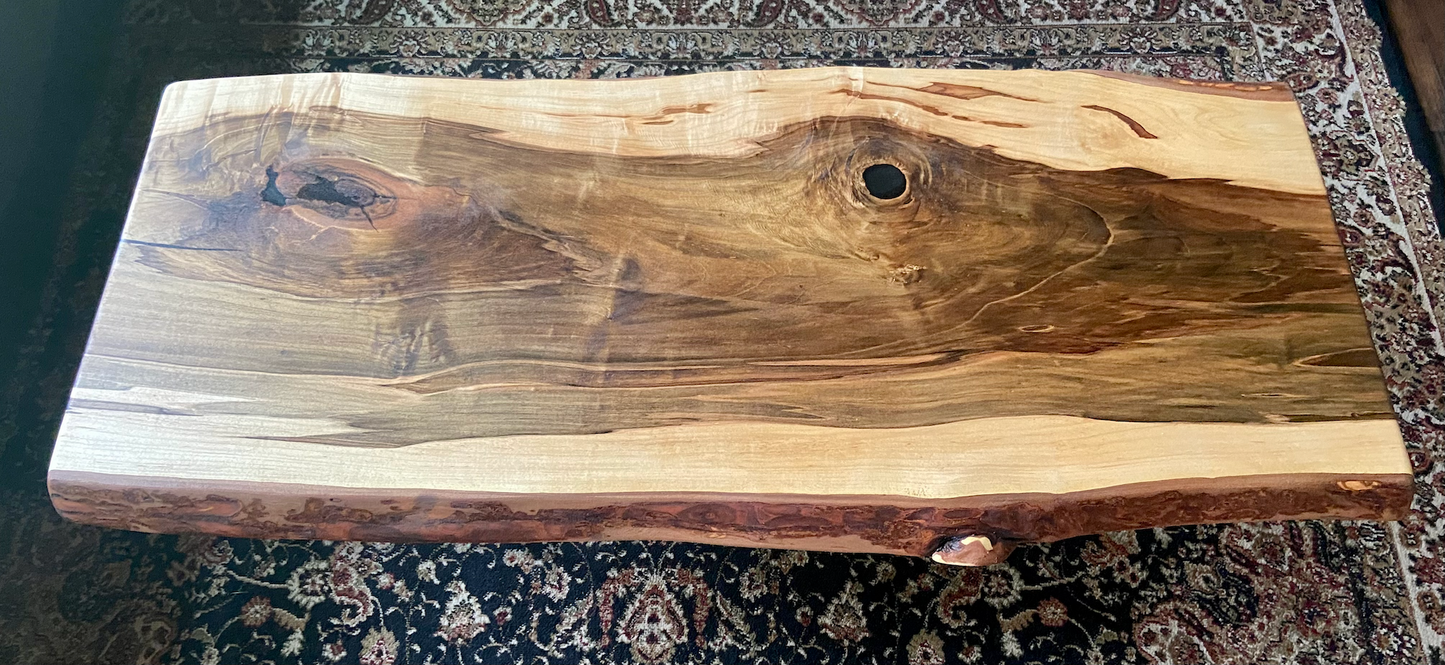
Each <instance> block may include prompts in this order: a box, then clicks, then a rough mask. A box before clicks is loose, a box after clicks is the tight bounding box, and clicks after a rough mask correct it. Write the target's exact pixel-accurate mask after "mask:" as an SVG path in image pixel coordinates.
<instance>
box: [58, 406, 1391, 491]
mask: <svg viewBox="0 0 1445 665" xmlns="http://www.w3.org/2000/svg"><path fill="white" fill-rule="evenodd" d="M338 426H339V425H338V424H337V423H333V422H328V421H325V420H319V421H305V420H287V419H281V418H260V419H257V418H245V417H240V416H230V417H224V416H214V417H206V418H194V417H191V416H183V415H173V416H168V415H158V414H154V413H143V412H133V411H110V410H94V409H75V408H72V409H71V410H70V411H69V412H68V413H67V414H66V417H65V419H64V421H63V422H62V425H61V432H60V435H59V438H58V440H57V443H56V448H55V451H54V453H53V455H52V458H51V465H50V468H51V470H52V472H53V471H80V472H90V473H110V474H120V475H132V476H140V477H145V476H157V477H170V476H174V475H176V474H177V473H178V472H181V473H183V475H184V477H188V478H192V479H195V480H206V481H245V480H251V481H262V482H276V483H291V484H301V485H313V484H315V485H330V486H338V487H353V488H376V489H389V488H429V489H434V490H438V491H472V490H486V491H491V492H502V493H518V494H529V493H535V494H552V493H582V494H615V493H628V492H686V491H693V492H717V493H739V494H798V495H812V496H826V495H831V494H838V495H863V496H873V495H878V496H911V497H917V498H920V499H939V498H949V497H959V496H974V495H989V494H1016V493H1031V492H1046V493H1053V494H1065V493H1069V492H1077V491H1085V490H1092V489H1098V488H1102V487H1109V486H1113V485H1117V484H1120V480H1121V479H1127V481H1129V482H1153V481H1169V480H1172V479H1175V478H1193V477H1202V476H1208V477H1231V476H1250V475H1287V474H1318V473H1326V474H1337V475H1340V476H1342V477H1346V479H1348V478H1347V477H1348V476H1350V475H1352V474H1358V475H1362V476H1368V475H1379V474H1386V475H1388V474H1408V473H1410V464H1409V459H1408V457H1407V456H1406V455H1405V452H1404V445H1403V443H1402V441H1401V439H1400V433H1399V428H1398V426H1397V425H1396V423H1395V421H1394V420H1393V419H1374V420H1355V421H1326V422H1316V423H1278V424H1252V423H1182V422H1169V423H1132V422H1116V421H1098V420H1091V419H1087V418H1078V417H1073V416H1022V417H1011V418H981V419H974V420H964V421H958V422H951V423H944V424H941V425H930V426H923V427H907V428H879V429H848V428H841V427H819V426H809V425H781V424H765V423H747V422H741V423H739V422H719V423H709V424H694V425H681V426H671V427H654V428H646V429H629V430H620V431H615V432H609V433H605V434H592V435H588V436H586V437H576V436H570V435H520V436H505V437H492V438H473V439H458V440H452V441H435V442H430V443H423V444H416V445H411V446H405V447H401V448H358V447H337V446H331V445H324V444H317V443H310V442H301V441H287V440H274V439H273V440H266V441H264V442H262V441H258V440H257V439H256V438H254V434H255V433H257V432H267V433H269V434H273V435H280V436H296V437H305V436H318V435H324V434H327V433H330V432H336V431H338ZM261 443H264V445H258V444H261ZM1040 460H1047V462H1046V463H1040ZM540 470H545V472H539V471H540Z"/></svg>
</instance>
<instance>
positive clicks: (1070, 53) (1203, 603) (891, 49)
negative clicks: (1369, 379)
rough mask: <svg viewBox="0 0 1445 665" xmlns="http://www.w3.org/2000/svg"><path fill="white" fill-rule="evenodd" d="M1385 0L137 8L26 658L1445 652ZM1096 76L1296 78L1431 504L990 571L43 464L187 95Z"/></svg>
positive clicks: (1433, 443)
mask: <svg viewBox="0 0 1445 665" xmlns="http://www.w3.org/2000/svg"><path fill="white" fill-rule="evenodd" d="M1374 13H1375V10H1374V9H1373V8H1370V7H1366V6H1364V5H1362V4H1360V0H1242V1H1239V2H1235V1H1232V0H1024V1H1022V2H1003V1H1001V0H580V1H579V0H304V1H300V2H290V1H284V0H138V1H136V2H134V3H133V4H132V6H131V7H130V8H129V10H128V11H127V13H126V25H125V27H124V34H123V36H122V38H121V43H120V47H119V51H118V56H117V58H118V60H117V63H116V64H115V65H114V66H113V72H112V75H111V77H110V82H109V83H108V85H107V90H106V92H105V103H104V106H103V109H102V113H101V117H100V119H99V120H98V121H97V123H96V124H95V126H94V127H93V128H92V129H91V130H90V134H89V138H88V139H87V144H86V145H87V149H86V151H85V155H86V156H85V157H84V158H83V160H82V161H83V164H82V166H81V169H80V172H79V174H78V176H77V186H76V192H75V194H74V201H73V202H72V204H71V206H70V208H69V214H68V215H67V217H66V221H65V226H64V228H62V230H61V233H62V244H61V250H60V252H59V253H58V255H57V256H56V259H55V265H54V272H53V274H52V276H51V279H50V285H49V287H48V290H47V291H46V293H45V303H46V311H45V315H44V318H43V319H42V320H41V321H39V322H38V323H37V325H36V326H35V328H34V330H33V333H32V336H31V340H30V343H29V346H28V347H27V348H26V349H25V350H24V352H23V357H22V363H21V366H20V367H19V368H18V371H16V372H15V373H14V374H13V376H12V385H11V386H10V388H9V392H8V393H7V394H6V399H5V400H4V401H3V404H5V406H4V407H3V408H4V409H5V411H4V412H3V413H0V416H3V418H0V434H3V433H6V432H10V433H13V434H12V435H11V436H10V437H9V442H8V451H7V452H6V456H7V459H11V460H20V468H21V470H20V471H19V473H20V475H21V477H22V478H24V479H25V487H24V488H22V489H18V490H8V491H6V492H5V493H4V494H3V495H0V513H3V514H0V625H3V626H4V630H0V660H3V659H5V658H6V657H7V656H8V657H9V658H10V659H13V660H14V661H15V662H78V661H91V662H117V663H121V662H125V663H129V662H187V663H197V662H199V663H218V662H223V663H235V662H264V663H270V662H333V661H334V662H361V663H365V664H367V665H375V664H383V663H404V662H405V663H441V662H468V663H470V662H488V663H503V662H523V661H525V662H537V661H550V662H635V663H664V662H689V663H713V662H727V663H731V662H758V663H762V662H767V663H804V662H806V663H834V662H837V663H844V662H847V663H855V662H888V663H902V662H907V663H912V664H917V665H925V664H927V665H935V664H942V663H1121V662H1123V663H1149V662H1166V663H1196V662H1217V663H1264V662H1270V663H1273V662H1292V663H1404V662H1423V661H1427V660H1428V661H1433V662H1441V659H1442V656H1441V640H1442V635H1445V609H1442V598H1441V595H1442V590H1445V559H1442V556H1445V554H1442V551H1441V543H1442V531H1445V529H1442V525H1445V522H1442V520H1441V517H1442V514H1441V513H1442V510H1445V412H1442V411H1445V409H1442V403H1441V398H1442V397H1441V396H1442V388H1445V364H1442V351H1445V349H1442V341H1441V336H1440V332H1439V327H1438V325H1437V322H1439V321H1445V281H1442V271H1445V261H1442V259H1445V246H1442V243H1441V239H1440V235H1439V233H1438V231H1437V230H1436V227H1435V225H1434V221H1433V220H1434V218H1433V216H1432V215H1433V213H1432V211H1431V210H1430V207H1429V206H1430V202H1429V199H1428V195H1427V189H1428V182H1427V177H1428V176H1427V174H1426V173H1425V171H1424V169H1423V168H1422V167H1421V166H1420V165H1419V163H1418V162H1417V161H1416V160H1415V159H1414V157H1413V156H1412V153H1411V150H1410V147H1409V143H1408V141H1407V139H1406V137H1405V129H1404V125H1403V124H1402V114H1403V105H1402V102H1401V99H1400V96H1399V95H1398V94H1397V92H1396V91H1395V89H1394V88H1393V87H1392V85H1391V83H1390V80H1389V77H1388V76H1387V72H1386V71H1385V69H1384V63H1383V61H1382V58H1381V55H1380V42H1381V35H1380V28H1379V25H1378V23H1377V19H1376V18H1372V15H1373V14H1374ZM824 64H861V65H869V66H883V67H902V66H908V67H969V68H1002V69H1007V68H1023V67H1039V68H1095V69H1109V70H1120V71H1129V72H1136V73H1143V74H1158V75H1167V76H1177V77H1190V78H1201V79H1217V80H1235V79H1256V80H1283V81H1287V82H1288V83H1289V85H1290V86H1291V87H1292V88H1293V89H1294V91H1295V93H1296V94H1297V96H1298V98H1299V101H1300V103H1301V104H1302V106H1303V108H1304V112H1305V116H1306V118H1307V119H1308V121H1309V125H1310V130H1311V135H1312V137H1313V139H1314V144H1315V147H1316V150H1317V152H1318V155H1319V158H1320V161H1321V163H1322V165H1323V168H1324V172H1325V179H1326V182H1327V184H1328V187H1329V191H1330V197H1331V201H1332V203H1333V205H1334V208H1335V214H1336V216H1337V219H1338V221H1339V223H1340V228H1341V233H1342V234H1343V237H1344V240H1345V244H1346V245H1347V247H1348V253H1349V258H1350V261H1351V264H1352V265H1353V268H1354V270H1355V272H1356V276H1357V278H1358V283H1359V287H1360V290H1361V295H1362V298H1363V299H1364V302H1365V304H1366V308H1367V310H1368V311H1369V316H1370V320H1371V324H1372V326H1373V331H1374V336H1375V340H1376V343H1377V345H1378V346H1379V347H1380V349H1381V351H1382V354H1383V359H1384V360H1383V362H1384V365H1385V368H1386V374H1387V376H1388V382H1389V387H1390V390H1391V391H1392V393H1393V396H1394V398H1395V404H1396V407H1397V409H1398V411H1399V414H1400V416H1401V419H1402V422H1403V426H1404V429H1405V433H1406V438H1407V439H1408V441H1409V444H1410V446H1411V452H1412V457H1413V460H1414V462H1415V468H1416V470H1417V473H1418V479H1419V496H1418V500H1417V502H1416V511H1415V513H1414V514H1413V515H1412V516H1411V517H1410V519H1409V520H1408V521H1406V522H1404V523H1402V524H1398V525H1393V524H1392V525H1381V524H1373V523H1315V522H1304V523H1288V524H1258V525H1230V526H1215V527H1194V528H1177V529H1157V530H1152V531H1140V532H1129V533H1115V534H1108V535H1105V536H1100V537H1090V538H1078V539H1074V540H1070V541H1065V542H1061V543H1057V544H1053V545H1049V546H1029V547H1024V548H1021V549H1020V550H1019V551H1018V552H1017V553H1016V554H1015V555H1014V557H1013V559H1012V560H1011V561H1010V562H1009V563H1007V564H1005V565H1000V566H994V567H990V568H986V569H957V568H948V567H942V566H935V565H931V564H928V563H927V562H924V561H922V560H915V559H905V558H891V557H878V556H849V555H840V554H818V553H808V552H794V551H769V550H748V549H734V548H723V547H710V546H702V545H686V544H669V543H616V544H588V545H578V544H562V545H528V546H517V545H504V546H474V545H421V546H412V545H407V546H402V545H389V544H359V543H332V542H305V541H252V540H230V539H218V538H208V537H195V536H188V537H173V536H145V535H140V534H131V533H123V532H112V531H104V530H99V529H92V528H85V527H79V526H74V525H70V524H67V523H64V522H62V521H61V520H59V518H57V517H55V516H54V513H53V512H52V511H51V510H50V509H49V506H48V502H47V500H46V498H45V496H44V492H43V488H42V485H41V482H42V481H41V479H42V478H43V473H44V467H45V461H46V459H47V456H48V447H49V444H50V440H51V437H52V436H53V433H54V428H55V426H56V424H57V423H58V421H59V416H60V413H61V411H62V409H63V407H64V402H65V396H66V393H67V391H68V388H69V381H70V376H71V373H72V372H73V371H74V367H75V364H76V362H78V359H79V355H80V351H81V349H82V346H83V343H84V339H85V333H86V330H87V329H88V325H89V318H90V316H91V314H92V312H93V311H94V307H95V303H96V302H97V300H98V298H99V292H100V287H101V285H102V284H103V282H104V277H105V268H106V265H107V262H108V261H109V257H110V254H111V251H112V249H113V247H114V243H115V241H116V238H117V236H118V233H119V228H120V221H121V220H122V218H123V216H124V211H125V207H126V204H127V202H128V199H129V187H130V184H131V182H132V179H133V177H134V174H135V173H136V171H137V169H138V165H139V157H140V155H141V152H142V149H143V148H144V144H145V137H146V133H147V131H148V128H149V125H150V122H151V114H152V113H153V108H154V105H155V103H156V100H157V98H158V95H159V91H160V89H161V87H163V86H164V84H166V83H167V82H169V81H172V80H176V79H182V78H199V77H212V76H229V75H242V74H258V73H274V72H300V71H336V70H346V71H368V72H391V73H399V74H428V75H445V76H486V77H591V78H607V77H623V76H652V75H664V74H681V73H687V72H697V71H709V70H716V69H735V68H776V67H806V66H816V65H824Z"/></svg>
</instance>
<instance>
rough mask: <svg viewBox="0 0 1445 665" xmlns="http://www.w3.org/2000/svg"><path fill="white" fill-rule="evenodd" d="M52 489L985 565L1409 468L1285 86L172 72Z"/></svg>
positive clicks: (1348, 499) (74, 498)
mask: <svg viewBox="0 0 1445 665" xmlns="http://www.w3.org/2000/svg"><path fill="white" fill-rule="evenodd" d="M865 174H866V177H865ZM50 491H51V494H52V496H53V498H54V503H55V506H56V507H57V508H58V509H59V510H60V512H61V513H63V514H64V515H66V516H68V517H71V518H73V519H75V520H79V521H82V522H88V523H92V524H101V525H107V526H114V527H121V528H127V529H138V530H144V531H164V532H174V531H203V532H208V533H215V534H224V535H232V536H255V537H283V538H327V539H366V540H394V541H407V540H448V541H450V540H458V541H543V540H594V539H617V538H659V539H676V540H691V541H702V542H717V543H725V544H735V545H755V546H776V547H797V548H812V549H820V550H844V551H858V552H891V553H904V554H912V555H918V556H933V557H934V558H935V559H937V560H940V561H945V562H950V563H988V562H991V561H996V560H998V559H999V558H1001V557H1002V556H1003V555H1004V554H1006V553H1007V551H1008V550H1009V549H1010V548H1011V547H1012V546H1013V545H1014V544H1015V543H1019V542H1027V541H1050V540H1055V539H1060V538H1067V537H1070V536H1075V535H1080V534H1087V533H1093V532H1099V531H1106V530H1115V529H1132V528H1142V527H1153V526H1165V525H1176V524H1187V523H1200V522H1219V521H1234V520H1270V519H1292V518H1318V517H1334V518H1378V519H1394V518H1398V517H1399V516H1401V515H1402V514H1403V512H1404V511H1405V510H1407V508H1408V505H1409V502H1410V496H1411V476H1410V467H1409V464H1408V462H1407V460H1406V457H1405V453H1404V449H1403V446H1402V443H1401V440H1400V434H1399V430H1398V429H1397V426H1396V424H1395V422H1394V420H1393V418H1392V411H1391V407H1390V403H1389V401H1388V399H1387V397H1386V393H1385V391H1384V388H1383V383H1382V380H1381V376H1380V370H1379V369H1378V367H1377V361H1376V358H1375V354H1374V351H1373V349H1372V347H1371V339H1370V335H1369V333H1368V331H1367V329H1366V326H1365V320H1364V318H1363V316H1362V313H1361V311H1360V306H1359V301H1358V299H1357V296H1356V293H1355V291H1354V286H1353V282H1352V281H1351V278H1350V270H1349V268H1348V266H1347V265H1346V262H1345V259H1344V255H1343V252H1342V250H1341V247H1340V243H1339V240H1338V238H1337V236H1336V232H1335V227H1334V225H1333V223H1332V219H1331V215H1330V209H1329V206H1328V205H1327V202H1326V199H1325V192H1324V188H1323V185H1322V183H1321V178H1320V174H1319V171H1318V169H1317V167H1316V165H1315V161H1314V157H1313V153H1312V151H1311V148H1310V142H1309V139H1308V138H1307V136H1306V134H1305V126H1304V122H1303V120H1302V118H1301V116H1300V113H1299V110H1298V109H1297V107H1296V105H1295V103H1294V101H1293V99H1292V97H1291V95H1290V93H1289V90H1288V89H1287V88H1285V87H1284V86H1282V85H1279V84H1272V83H1259V84H1222V83H1202V82H1193V81H1179V80H1155V79H1144V78H1135V77H1127V76H1120V75H1117V74H1109V73H1102V72H1066V73H1049V72H1037V71H1021V72H980V71H909V70H877V69H857V68H832V69H810V70H798V71H771V72H729V73H717V74H704V75H696V76H686V77H678V78H661V79H649V80H632V81H606V82H602V81H470V80H440V79H421V78H397V77H385V76H373V75H356V74H307V75H292V76H269V77H257V78H240V79H225V80H210V81H188V82H184V83H177V84H175V85H172V86H171V87H170V88H169V89H168V90H167V91H166V94H165V97H164V99H163V101H162V103H161V108H160V114H159V118H158V119H157V121H156V125H155V131H154V135H153V137H152V140H151V144H150V151H149V154H148V156H147V158H146V162H145V168H144V171H143V173H142V175H141V178H140V183H139V185H138V187H137V190H136V195H135V202H134V206H133V208H132V210H131V213H130V218H129V220H128V221H127V224H126V227H125V232H124V238H123V240H122V243H121V245H120V248H119V251H118V253H117V255H116V259H115V265H114V268H113V270H112V272H111V275H110V282H109V285H108V287H107V289H106V293H105V297H104V300H103V302H102V304H101V308H100V313H99V315H98V318H97V319H96V323H95V329H94V332H93V334H92V337H91V340H90V346H89V348H88V350H87V352H86V355H85V359H84V363H83V366H82V368H81V371H80V374H79V377H78V378H77V380H76V384H75V388H74V391H73V393H72V396H71V401H70V405H69V409H68V411H67V412H66V417H65V421H64V424H63V426H62V428H61V431H60V435H59V440H58V441H57V444H56V448H55V454H54V458H53V460H52V462H51V468H50Z"/></svg>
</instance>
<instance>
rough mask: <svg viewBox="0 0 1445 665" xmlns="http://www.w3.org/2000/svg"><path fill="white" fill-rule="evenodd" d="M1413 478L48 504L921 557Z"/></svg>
mask: <svg viewBox="0 0 1445 665" xmlns="http://www.w3.org/2000/svg"><path fill="white" fill-rule="evenodd" d="M1413 482H1414V480H1413V477H1412V476H1410V475H1409V474H1367V475H1335V474H1292V475H1284V474H1273V475H1255V476H1237V477H1229V478H1187V479H1177V480H1170V481H1154V482H1145V483H1132V484H1127V485H1118V486H1114V487H1107V488H1101V489H1095V490H1088V491H1083V492H1073V493H1068V494H1045V493H1030V494H996V495H985V496H971V497H960V498H956V499H947V500H938V501H932V500H921V499H917V498H912V497H901V496H841V495H840V496H804V495H727V494H702V493H688V494H684V493H677V494H665V495H664V494H652V493H648V494H612V495H597V494H575V495H570V494H532V495H517V494H513V495H506V494H491V493H484V492H464V491H447V490H443V491H438V490H420V489H418V490H404V489H388V490H380V489H378V490H369V489H352V488H338V487H323V486H311V485H294V484H281V483H263V482H234V481H227V482H218V481H207V480H189V479H168V478H141V477H132V476H120V475H109V474H95V473H89V472H71V471H64V470H58V471H57V470H52V471H51V473H50V476H49V488H50V496H51V501H52V503H53V504H54V506H55V508H56V510H57V511H58V512H59V513H60V514H61V515H63V516H64V517H66V518H69V519H71V520H74V521H76V522H80V523H84V524H92V525H97V526H105V527H113V528H120V529H129V530H134V531H146V532H155V533H185V532H201V533H209V534H214V535H218V536H231V537H245V538H312V539H324V540H365V541H386V542H552V541H600V540H627V539H649V540H651V539H656V540H678V541H690V542H702V543H714V544H722V545H737V546H745V547H780V548H791V549H814V550H826V551H845V552H874V553H886V554H906V555H912V556H921V557H927V556H930V555H931V554H932V553H933V552H934V551H935V550H937V549H938V548H939V547H940V546H941V545H942V544H943V543H945V542H947V541H949V540H951V539H953V538H955V537H959V536H967V535H975V534H979V535H986V536H988V537H990V538H992V539H993V540H994V541H995V542H1001V543H1018V542H1049V541H1054V540H1061V539H1064V538H1071V537H1074V536H1081V535H1087V534H1092V533H1101V532H1105V531H1120V530H1128V529H1142V528H1151V527H1162V526H1177V525H1185V524H1208V523H1218V522H1239V521H1265V520H1284V519H1320V518H1325V519H1378V520H1397V519H1400V518H1401V517H1402V516H1404V515H1405V513H1406V512H1408V510H1409V508H1410V500H1411V498H1412V497H1413V495H1414V486H1413Z"/></svg>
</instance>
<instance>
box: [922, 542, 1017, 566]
mask: <svg viewBox="0 0 1445 665" xmlns="http://www.w3.org/2000/svg"><path fill="white" fill-rule="evenodd" d="M1017 546H1018V544H1017V543H1011V542H1004V541H997V542H996V541H994V540H993V539H992V538H989V537H988V536H980V535H976V534H974V535H967V536H959V537H957V538H954V539H952V540H950V541H948V542H946V543H944V544H943V546H941V547H939V548H938V550H936V551H935V552H934V553H933V556H932V557H931V558H932V559H933V560H934V561H936V562H938V563H944V564H948V565H950V566H991V565H993V564H996V563H1002V562H1003V560H1004V559H1007V558H1008V555H1009V554H1010V553H1012V552H1013V551H1014V548H1015V547H1017Z"/></svg>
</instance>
